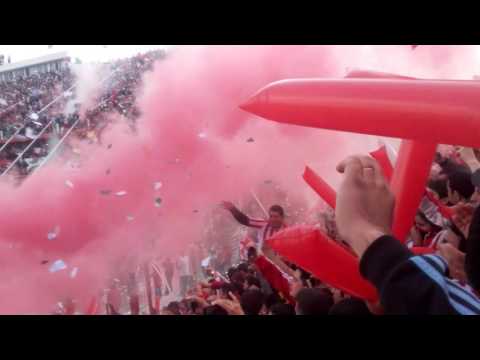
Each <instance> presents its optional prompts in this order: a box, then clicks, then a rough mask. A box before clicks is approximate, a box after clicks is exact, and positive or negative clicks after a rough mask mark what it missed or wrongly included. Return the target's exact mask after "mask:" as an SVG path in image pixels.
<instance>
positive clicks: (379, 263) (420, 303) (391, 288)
mask: <svg viewBox="0 0 480 360" xmlns="http://www.w3.org/2000/svg"><path fill="white" fill-rule="evenodd" d="M360 272H361V274H362V276H363V277H365V278H366V279H367V280H369V281H370V282H371V283H372V284H373V285H374V286H375V287H376V288H377V290H378V292H379V294H380V301H381V303H382V305H383V307H384V309H385V312H386V313H387V314H458V313H459V311H458V307H457V308H456V307H454V306H453V305H452V303H451V301H450V300H451V299H450V297H449V294H448V291H446V290H445V289H446V288H447V287H448V286H449V285H448V286H447V282H448V281H451V280H448V279H447V276H448V267H447V264H446V262H445V261H444V260H443V259H442V258H440V257H439V256H436V255H427V256H413V254H412V253H411V252H410V251H409V250H408V249H407V248H406V247H405V246H404V245H403V244H401V243H400V242H399V241H398V240H396V239H395V238H393V237H391V236H382V237H380V238H379V239H377V240H376V241H375V242H373V243H372V245H370V247H369V248H368V249H367V251H366V252H365V253H364V255H363V257H362V259H361V262H360ZM452 286H453V285H452ZM479 306H480V305H479ZM479 309H480V307H479Z"/></svg>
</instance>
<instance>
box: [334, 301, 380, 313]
mask: <svg viewBox="0 0 480 360" xmlns="http://www.w3.org/2000/svg"><path fill="white" fill-rule="evenodd" d="M328 314H329V315H363V316H365V315H372V313H371V312H370V310H369V309H368V306H367V305H366V304H365V301H363V300H361V299H356V298H347V299H343V300H340V301H339V302H338V303H336V304H335V305H333V306H332V308H331V309H330V311H329V313H328Z"/></svg>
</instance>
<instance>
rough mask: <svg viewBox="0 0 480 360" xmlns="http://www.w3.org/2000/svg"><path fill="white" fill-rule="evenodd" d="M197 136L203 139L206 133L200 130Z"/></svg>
mask: <svg viewBox="0 0 480 360" xmlns="http://www.w3.org/2000/svg"><path fill="white" fill-rule="evenodd" d="M198 137H199V138H200V139H205V138H206V137H207V134H206V133H204V132H201V133H200V134H198Z"/></svg>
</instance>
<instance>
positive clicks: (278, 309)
mask: <svg viewBox="0 0 480 360" xmlns="http://www.w3.org/2000/svg"><path fill="white" fill-rule="evenodd" d="M270 315H295V308H294V307H293V306H292V305H290V304H281V303H277V304H275V305H273V306H272V307H271V308H270Z"/></svg>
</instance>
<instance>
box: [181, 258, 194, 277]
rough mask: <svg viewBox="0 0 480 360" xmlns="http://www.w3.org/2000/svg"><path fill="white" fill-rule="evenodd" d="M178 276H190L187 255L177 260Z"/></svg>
mask: <svg viewBox="0 0 480 360" xmlns="http://www.w3.org/2000/svg"><path fill="white" fill-rule="evenodd" d="M178 275H180V276H189V275H192V272H191V269H190V258H189V257H188V255H185V256H180V257H179V258H178Z"/></svg>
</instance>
